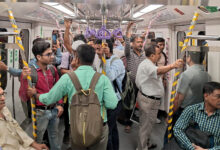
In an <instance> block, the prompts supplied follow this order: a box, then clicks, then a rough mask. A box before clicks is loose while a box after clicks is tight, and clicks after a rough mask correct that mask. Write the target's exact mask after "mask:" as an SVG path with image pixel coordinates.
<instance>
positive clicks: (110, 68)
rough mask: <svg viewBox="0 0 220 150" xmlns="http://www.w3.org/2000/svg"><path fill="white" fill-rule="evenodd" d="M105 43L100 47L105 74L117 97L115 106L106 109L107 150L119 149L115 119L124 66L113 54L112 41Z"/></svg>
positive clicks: (119, 99) (119, 105)
mask: <svg viewBox="0 0 220 150" xmlns="http://www.w3.org/2000/svg"><path fill="white" fill-rule="evenodd" d="M105 44H106V46H105V47H103V48H102V50H101V52H103V53H104V54H105V56H106V70H105V71H106V76H107V77H108V78H109V79H110V81H111V82H112V85H113V86H114V89H115V93H116V95H117V98H118V105H117V107H116V108H115V109H114V110H107V115H108V126H109V136H108V138H109V139H108V146H107V150H119V135H118V127H117V123H116V119H117V116H118V114H119V112H120V111H121V107H122V102H121V96H120V93H121V91H122V80H123V78H124V76H125V67H124V64H123V62H122V60H121V59H119V58H118V57H116V56H115V55H113V44H112V42H111V41H110V40H107V41H106V43H105ZM101 52H98V54H99V58H102V57H103V53H101ZM102 67H103V66H101V69H100V73H101V72H102V69H103V68H102Z"/></svg>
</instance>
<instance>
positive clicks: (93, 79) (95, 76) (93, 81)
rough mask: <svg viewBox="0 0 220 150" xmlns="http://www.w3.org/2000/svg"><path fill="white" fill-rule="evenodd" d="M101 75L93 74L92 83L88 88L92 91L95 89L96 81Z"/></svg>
mask: <svg viewBox="0 0 220 150" xmlns="http://www.w3.org/2000/svg"><path fill="white" fill-rule="evenodd" d="M101 75H102V74H101V73H98V72H95V74H94V76H93V78H92V81H91V83H90V86H89V88H90V89H91V90H92V89H93V90H94V89H95V86H96V83H97V82H98V80H99V77H100V76H101Z"/></svg>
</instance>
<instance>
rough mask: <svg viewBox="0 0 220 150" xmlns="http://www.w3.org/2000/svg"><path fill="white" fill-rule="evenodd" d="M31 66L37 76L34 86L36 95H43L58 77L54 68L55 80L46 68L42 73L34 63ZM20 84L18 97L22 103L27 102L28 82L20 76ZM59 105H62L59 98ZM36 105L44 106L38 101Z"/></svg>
mask: <svg viewBox="0 0 220 150" xmlns="http://www.w3.org/2000/svg"><path fill="white" fill-rule="evenodd" d="M33 66H34V67H35V68H36V70H37V76H38V80H37V83H36V85H35V88H36V90H37V93H38V94H43V93H47V92H49V91H50V89H51V88H52V87H53V86H54V84H55V83H56V82H57V81H58V80H59V75H58V72H57V70H56V68H55V67H54V71H55V78H54V76H53V74H52V72H51V70H50V69H49V68H47V71H46V72H45V73H44V72H43V70H42V69H41V68H39V66H38V65H37V64H36V63H35V64H34V65H33ZM20 83H21V86H20V89H19V96H20V98H21V99H22V100H23V101H27V100H29V97H28V95H27V88H28V81H27V79H23V76H22V75H21V81H20ZM59 103H63V101H62V99H61V98H60V101H59ZM36 105H37V106H44V104H42V103H41V102H40V101H39V100H38V99H37V100H36Z"/></svg>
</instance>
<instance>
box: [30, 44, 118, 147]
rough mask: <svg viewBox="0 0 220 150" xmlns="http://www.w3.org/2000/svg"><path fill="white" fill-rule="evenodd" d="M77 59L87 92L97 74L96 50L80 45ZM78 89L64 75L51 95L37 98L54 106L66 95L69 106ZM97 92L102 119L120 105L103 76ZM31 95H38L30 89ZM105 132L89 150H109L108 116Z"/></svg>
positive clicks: (77, 70)
mask: <svg viewBox="0 0 220 150" xmlns="http://www.w3.org/2000/svg"><path fill="white" fill-rule="evenodd" d="M76 56H77V57H76V58H75V59H76V62H77V63H78V64H77V65H79V67H78V68H77V69H76V70H75V71H74V72H75V74H76V76H77V77H78V79H79V82H80V84H81V86H82V89H84V90H86V89H88V88H89V86H90V82H91V80H92V78H93V76H94V74H95V71H94V70H93V68H92V64H93V61H94V57H95V50H94V48H93V47H91V46H89V45H87V44H83V45H80V46H79V47H78V48H77V55H76ZM76 92H77V91H76V88H75V86H74V85H73V84H72V81H71V78H70V77H69V75H68V74H64V75H63V76H62V77H61V78H60V80H59V81H58V82H57V84H56V85H55V86H54V87H53V88H52V89H51V90H50V92H49V93H46V94H42V95H40V94H37V98H39V100H40V102H42V103H44V104H46V105H50V104H53V103H55V102H57V101H59V99H61V98H62V97H63V96H64V95H66V94H67V95H68V98H69V99H68V100H69V104H71V103H72V97H73V95H75V94H76ZM95 92H96V94H97V96H98V99H99V102H100V105H101V106H100V107H101V112H100V117H101V115H102V114H103V112H102V111H104V114H106V110H105V109H104V107H105V108H106V109H115V108H116V106H117V103H118V99H117V96H116V94H115V92H114V90H113V87H112V85H111V82H110V80H109V79H108V77H106V76H104V75H101V77H100V78H99V80H98V82H97V84H96V86H95ZM29 93H30V95H34V94H36V93H35V91H34V90H33V89H32V88H30V89H29ZM103 122H104V124H103V130H102V136H101V139H100V140H99V141H98V142H97V143H96V144H94V145H93V146H91V147H87V149H88V150H105V149H106V148H107V142H108V126H106V123H107V115H104V120H103ZM72 148H73V149H74V148H75V149H76V150H81V149H85V148H79V147H77V146H76V145H73V147H72Z"/></svg>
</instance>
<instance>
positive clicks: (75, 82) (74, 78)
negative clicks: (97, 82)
mask: <svg viewBox="0 0 220 150" xmlns="http://www.w3.org/2000/svg"><path fill="white" fill-rule="evenodd" d="M67 74H68V75H69V77H70V79H71V80H72V83H73V85H74V86H75V88H76V91H77V92H79V91H81V90H82V86H81V84H80V82H79V79H78V77H77V76H76V73H75V72H74V71H70V72H67Z"/></svg>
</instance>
